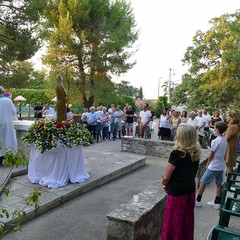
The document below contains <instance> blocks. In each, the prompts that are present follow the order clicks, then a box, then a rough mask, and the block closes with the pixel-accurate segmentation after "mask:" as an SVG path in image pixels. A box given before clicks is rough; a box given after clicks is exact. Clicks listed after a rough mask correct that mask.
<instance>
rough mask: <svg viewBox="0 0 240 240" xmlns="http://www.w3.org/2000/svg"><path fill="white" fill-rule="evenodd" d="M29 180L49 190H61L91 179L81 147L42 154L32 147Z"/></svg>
mask: <svg viewBox="0 0 240 240" xmlns="http://www.w3.org/2000/svg"><path fill="white" fill-rule="evenodd" d="M30 150H31V151H30V161H29V165H28V178H29V179H30V181H31V182H32V183H38V184H40V185H42V186H47V187H48V188H59V187H63V186H66V185H67V183H68V182H69V181H70V182H72V183H76V182H82V181H84V180H85V179H87V178H88V177H89V175H88V173H87V170H86V167H85V162H84V157H83V152H82V148H81V146H74V147H72V148H66V147H62V146H57V147H56V148H55V149H51V150H47V151H45V152H43V153H41V152H40V151H39V150H38V149H36V148H35V146H34V145H31V146H30Z"/></svg>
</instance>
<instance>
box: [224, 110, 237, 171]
mask: <svg viewBox="0 0 240 240" xmlns="http://www.w3.org/2000/svg"><path fill="white" fill-rule="evenodd" d="M226 119H227V122H228V128H227V131H226V132H225V134H224V136H225V138H226V140H227V141H228V148H227V152H226V155H225V162H226V166H227V174H228V173H230V172H232V171H233V167H235V166H236V157H237V150H238V139H239V127H240V120H239V116H238V115H237V113H236V112H234V111H229V112H228V113H227V117H226Z"/></svg>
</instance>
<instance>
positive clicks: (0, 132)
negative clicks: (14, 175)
mask: <svg viewBox="0 0 240 240" xmlns="http://www.w3.org/2000/svg"><path fill="white" fill-rule="evenodd" d="M3 93H4V89H3V87H1V86H0V164H1V163H2V160H3V156H4V155H5V153H6V152H8V151H13V152H16V151H17V137H16V132H15V129H14V126H13V119H14V118H15V116H16V108H15V106H14V105H13V102H12V100H11V99H9V98H8V97H4V96H3Z"/></svg>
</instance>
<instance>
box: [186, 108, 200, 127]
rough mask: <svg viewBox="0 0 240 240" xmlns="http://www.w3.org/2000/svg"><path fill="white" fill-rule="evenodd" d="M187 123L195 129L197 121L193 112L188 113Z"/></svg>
mask: <svg viewBox="0 0 240 240" xmlns="http://www.w3.org/2000/svg"><path fill="white" fill-rule="evenodd" d="M187 124H190V125H192V126H193V127H195V128H196V129H197V126H198V121H197V118H196V113H195V112H193V111H192V112H190V113H189V119H188V121H187Z"/></svg>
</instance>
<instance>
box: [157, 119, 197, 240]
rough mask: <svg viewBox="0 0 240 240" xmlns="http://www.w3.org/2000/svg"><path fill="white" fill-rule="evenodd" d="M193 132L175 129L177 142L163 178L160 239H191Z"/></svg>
mask: <svg viewBox="0 0 240 240" xmlns="http://www.w3.org/2000/svg"><path fill="white" fill-rule="evenodd" d="M197 141H198V135H197V131H196V129H195V128H194V127H193V126H191V125H189V124H186V123H181V124H180V125H179V126H178V128H177V134H176V141H175V145H174V147H173V151H172V152H171V154H170V157H169V160H168V164H167V166H166V169H165V171H164V173H163V176H162V185H163V188H164V191H165V192H167V194H168V195H167V202H166V210H165V216H164V222H163V229H162V237H161V239H162V240H169V239H178V240H193V239H194V206H195V191H196V185H195V176H196V173H197V170H198V165H199V160H200V153H201V150H200V146H199V144H198V143H197Z"/></svg>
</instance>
